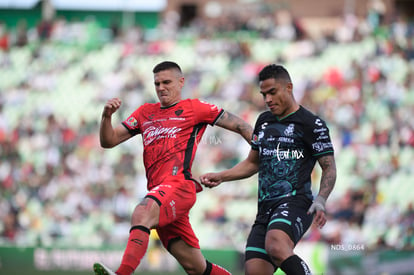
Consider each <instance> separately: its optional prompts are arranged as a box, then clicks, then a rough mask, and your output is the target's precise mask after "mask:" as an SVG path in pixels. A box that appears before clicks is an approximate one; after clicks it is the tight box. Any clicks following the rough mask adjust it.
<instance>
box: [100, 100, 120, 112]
mask: <svg viewBox="0 0 414 275" xmlns="http://www.w3.org/2000/svg"><path fill="white" fill-rule="evenodd" d="M121 104H122V101H121V100H120V99H119V98H112V99H109V100H108V101H107V102H106V104H105V107H104V110H103V113H102V116H104V117H110V116H112V114H113V113H115V112H116V111H117V110H118V109H119V107H121Z"/></svg>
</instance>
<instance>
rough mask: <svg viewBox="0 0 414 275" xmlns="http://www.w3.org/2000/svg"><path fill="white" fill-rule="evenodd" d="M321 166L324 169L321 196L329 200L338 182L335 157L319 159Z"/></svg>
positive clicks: (320, 189) (320, 188)
mask: <svg viewBox="0 0 414 275" xmlns="http://www.w3.org/2000/svg"><path fill="white" fill-rule="evenodd" d="M318 162H319V165H320V166H321V168H322V177H321V183H320V187H319V194H318V195H319V196H321V197H322V198H324V199H325V200H326V199H328V197H329V194H331V192H332V190H333V188H334V186H335V181H336V165H335V158H334V156H333V155H330V156H324V157H321V158H319V159H318Z"/></svg>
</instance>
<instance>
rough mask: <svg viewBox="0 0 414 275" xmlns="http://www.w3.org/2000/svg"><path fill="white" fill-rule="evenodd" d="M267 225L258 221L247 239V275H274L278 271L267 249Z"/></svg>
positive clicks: (245, 264) (245, 267)
mask: <svg viewBox="0 0 414 275" xmlns="http://www.w3.org/2000/svg"><path fill="white" fill-rule="evenodd" d="M266 225H267V224H266V223H261V222H260V221H259V219H256V221H255V223H254V224H253V226H252V230H251V231H250V234H249V237H248V238H247V244H246V251H245V263H244V269H245V274H246V275H272V274H273V273H274V272H275V271H276V269H277V266H275V265H274V263H273V262H272V260H271V259H270V257H269V255H268V254H267V252H266V249H265V237H266V229H267V226H266Z"/></svg>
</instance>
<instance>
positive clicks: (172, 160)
mask: <svg viewBox="0 0 414 275" xmlns="http://www.w3.org/2000/svg"><path fill="white" fill-rule="evenodd" d="M223 112H224V111H223V110H222V109H221V108H219V107H217V106H216V105H213V104H209V103H206V102H203V101H200V100H198V99H185V100H181V101H180V102H178V103H177V104H175V105H173V106H169V107H165V108H164V107H161V105H160V103H153V104H151V103H146V104H144V105H142V106H141V107H139V108H138V109H136V110H135V111H134V112H133V113H132V114H131V115H130V116H129V117H128V118H127V119H125V120H124V121H123V122H122V124H123V125H124V126H125V127H126V128H127V129H128V131H129V132H130V133H131V134H132V135H137V134H141V135H142V141H143V144H144V154H143V155H144V156H143V157H144V166H145V170H146V176H147V180H148V185H147V186H148V190H150V189H152V188H153V187H155V186H157V185H159V184H161V183H162V182H163V181H165V180H166V179H167V178H169V177H175V178H176V179H178V180H181V179H189V180H193V179H192V174H191V165H192V163H193V160H194V157H195V153H196V150H197V146H198V144H199V142H200V140H201V138H202V135H203V134H204V131H205V129H206V127H207V125H208V124H210V125H214V124H215V123H216V121H217V120H218V119H219V117H220V116H221V114H222V113H223ZM180 177H181V178H180Z"/></svg>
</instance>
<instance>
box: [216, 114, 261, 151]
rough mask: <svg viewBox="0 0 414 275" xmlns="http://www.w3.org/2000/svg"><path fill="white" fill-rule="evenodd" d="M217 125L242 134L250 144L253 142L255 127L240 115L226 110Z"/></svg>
mask: <svg viewBox="0 0 414 275" xmlns="http://www.w3.org/2000/svg"><path fill="white" fill-rule="evenodd" d="M216 125H217V126H220V127H222V128H224V129H227V130H230V131H233V132H236V133H238V134H240V135H241V136H242V137H243V138H244V139H245V140H246V141H247V142H248V143H249V144H250V143H251V139H252V134H253V128H252V127H251V126H250V125H249V124H248V123H247V122H246V121H244V120H243V119H241V118H240V117H238V116H236V115H233V114H232V113H229V112H226V111H225V112H224V113H223V115H222V116H221V117H220V118H219V120H218V121H217V123H216Z"/></svg>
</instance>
